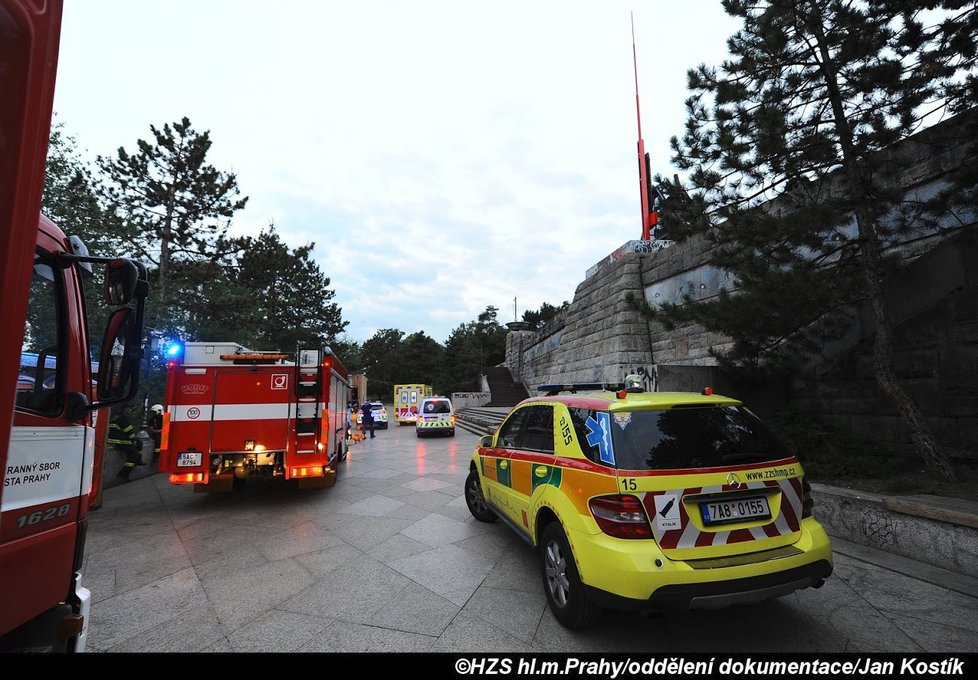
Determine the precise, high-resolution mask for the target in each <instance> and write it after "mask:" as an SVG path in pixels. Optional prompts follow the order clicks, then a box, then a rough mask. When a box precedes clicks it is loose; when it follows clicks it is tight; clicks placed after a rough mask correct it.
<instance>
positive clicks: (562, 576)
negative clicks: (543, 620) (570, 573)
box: [544, 539, 570, 607]
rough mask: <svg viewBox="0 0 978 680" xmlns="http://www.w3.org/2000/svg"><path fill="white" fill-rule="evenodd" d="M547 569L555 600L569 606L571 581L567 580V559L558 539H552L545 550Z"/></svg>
mask: <svg viewBox="0 0 978 680" xmlns="http://www.w3.org/2000/svg"><path fill="white" fill-rule="evenodd" d="M544 559H545V560H546V567H545V568H546V570H547V588H549V589H550V595H551V597H553V600H554V602H556V603H557V604H559V605H560V606H561V607H566V606H567V600H568V598H569V597H570V581H568V580H567V560H566V559H565V558H564V553H563V551H561V549H560V544H559V543H558V542H557V540H556V539H550V541H549V542H548V543H547V547H546V549H545V550H544Z"/></svg>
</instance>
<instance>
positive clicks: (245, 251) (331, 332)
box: [212, 225, 348, 352]
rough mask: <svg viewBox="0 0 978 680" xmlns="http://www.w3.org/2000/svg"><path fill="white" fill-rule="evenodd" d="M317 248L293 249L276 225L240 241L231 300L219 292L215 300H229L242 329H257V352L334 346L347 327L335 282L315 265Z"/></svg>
mask: <svg viewBox="0 0 978 680" xmlns="http://www.w3.org/2000/svg"><path fill="white" fill-rule="evenodd" d="M314 248H315V243H307V244H306V245H303V246H299V247H297V248H290V247H289V246H288V245H287V244H285V243H283V242H282V239H281V238H280V237H279V235H278V233H277V232H276V231H275V226H274V225H270V226H269V228H268V229H267V230H264V231H262V233H261V234H260V235H259V236H257V237H245V238H240V239H237V240H235V241H234V249H235V251H237V256H236V265H235V266H233V267H230V268H229V271H230V272H231V275H230V278H231V280H232V281H233V287H232V288H231V289H230V295H226V296H221V295H219V294H218V292H219V291H221V290H222V289H221V288H220V287H214V293H215V294H213V295H212V299H216V300H217V301H220V300H221V297H225V299H224V302H225V304H226V305H227V307H229V309H228V310H227V312H228V313H229V314H230V315H232V318H233V319H234V320H235V323H236V325H237V326H239V327H242V328H251V329H252V333H253V337H254V340H252V342H254V346H255V347H256V348H262V349H277V350H280V351H283V352H291V351H294V350H295V348H296V347H297V346H298V345H299V344H306V345H311V346H322V345H331V344H333V343H334V342H335V340H336V337H337V336H338V335H339V334H340V333H342V332H343V329H344V328H345V327H346V325H347V323H348V322H346V321H343V319H342V311H341V310H340V308H339V306H338V305H337V304H336V303H335V302H333V298H334V297H335V295H336V293H335V292H334V291H332V290H330V288H329V284H330V280H329V277H328V276H326V275H325V274H324V273H323V272H322V270H320V268H319V265H318V264H317V263H316V261H315V260H314V259H312V251H313V249H314ZM239 298H242V299H241V300H240V304H239ZM235 309H236V310H237V311H235Z"/></svg>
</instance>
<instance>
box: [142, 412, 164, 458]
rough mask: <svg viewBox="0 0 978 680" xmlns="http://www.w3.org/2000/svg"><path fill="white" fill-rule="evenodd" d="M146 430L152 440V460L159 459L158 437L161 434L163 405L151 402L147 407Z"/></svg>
mask: <svg viewBox="0 0 978 680" xmlns="http://www.w3.org/2000/svg"><path fill="white" fill-rule="evenodd" d="M146 432H147V433H148V434H149V438H150V439H152V440H153V462H154V463H155V462H156V461H158V460H159V459H160V438H161V437H162V436H163V405H162V404H153V405H152V406H150V407H149V422H148V423H147V424H146Z"/></svg>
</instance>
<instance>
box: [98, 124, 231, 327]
mask: <svg viewBox="0 0 978 680" xmlns="http://www.w3.org/2000/svg"><path fill="white" fill-rule="evenodd" d="M150 131H151V132H152V133H153V139H152V140H151V141H145V140H143V139H140V140H138V141H137V147H138V150H137V151H136V152H135V153H132V154H130V153H129V152H127V151H126V150H125V149H124V148H123V147H119V149H118V152H117V154H116V157H115V158H109V157H99V159H98V164H99V167H100V168H101V169H102V171H103V173H104V175H105V178H106V185H105V197H106V199H107V200H108V201H109V202H110V204H111V206H112V207H113V209H114V210H115V211H116V212H117V214H118V215H119V216H120V217H121V218H122V219H123V220H125V221H126V223H127V224H128V227H129V229H128V233H127V237H128V240H129V242H130V244H131V246H132V247H133V249H134V250H135V254H136V256H137V257H139V258H140V259H141V260H143V261H145V262H149V263H152V265H153V267H155V271H153V272H152V274H151V275H152V277H153V278H154V279H155V280H154V281H153V283H154V284H155V285H154V289H155V294H154V297H155V298H156V300H157V304H156V305H155V308H156V309H155V312H156V316H157V320H156V322H155V323H157V324H159V325H162V324H161V323H160V322H161V321H164V322H165V321H167V320H169V319H171V318H172V317H174V316H179V312H173V311H170V310H169V308H170V307H171V306H176V307H177V308H178V309H179V308H182V309H184V310H186V305H185V303H182V301H184V300H185V299H186V298H185V297H184V294H183V293H184V291H182V290H174V288H175V286H173V285H170V282H171V275H172V273H173V270H174V269H175V268H176V267H177V265H176V264H175V263H177V262H200V261H217V260H219V259H220V256H221V255H222V253H223V252H225V251H226V245H227V242H226V241H225V239H224V236H225V234H226V232H227V228H228V225H229V223H230V220H231V218H232V216H233V215H234V213H235V212H237V211H238V210H241V209H242V208H244V207H245V204H246V203H247V201H248V199H247V197H244V198H238V195H239V193H240V192H239V190H238V183H237V179H236V177H235V175H234V174H233V173H225V172H221V171H219V170H217V169H216V168H215V167H214V166H212V165H210V164H208V163H207V162H206V161H207V152H208V151H209V150H210V147H211V139H210V132H209V131H204V132H202V133H198V132H197V131H196V130H194V129H193V127H192V126H191V123H190V120H189V119H188V118H186V117H184V118H183V119H182V120H181V121H179V122H176V123H173V125H172V127H171V125H170V124H169V123H167V124H164V125H163V127H162V128H157V127H156V126H154V125H150ZM183 283H186V284H187V285H192V283H193V277H191V280H190V281H189V282H188V281H185V282H183Z"/></svg>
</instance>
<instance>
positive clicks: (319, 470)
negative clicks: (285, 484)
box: [292, 465, 323, 478]
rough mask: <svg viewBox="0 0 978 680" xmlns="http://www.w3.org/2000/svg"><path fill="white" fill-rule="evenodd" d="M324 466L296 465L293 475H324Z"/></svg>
mask: <svg viewBox="0 0 978 680" xmlns="http://www.w3.org/2000/svg"><path fill="white" fill-rule="evenodd" d="M322 475H323V466H322V465H310V466H307V467H294V468H292V477H293V478H295V477H322Z"/></svg>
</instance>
